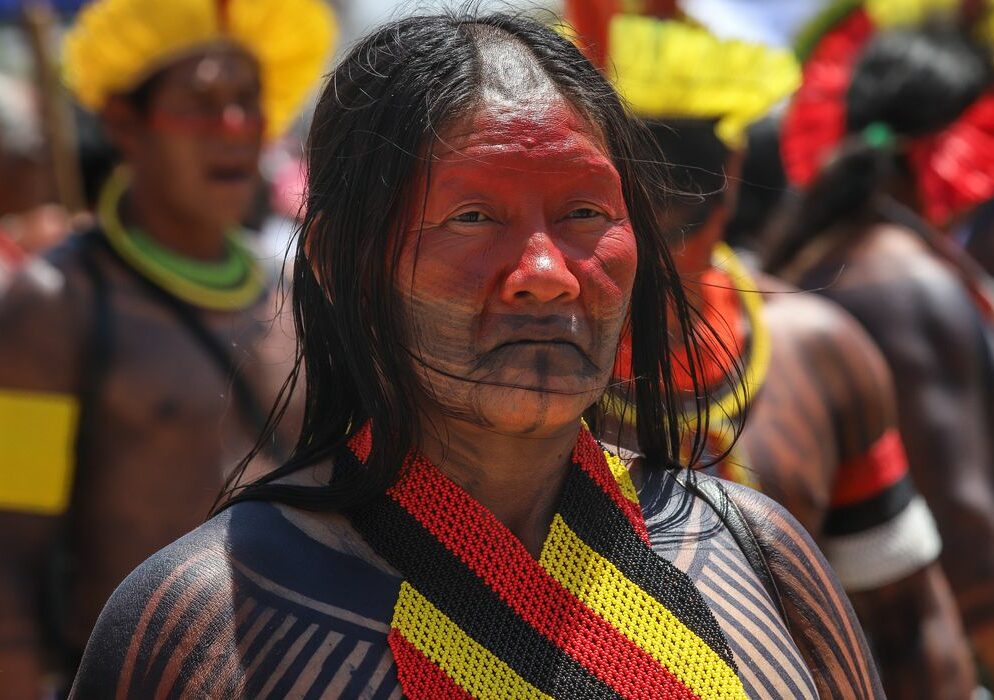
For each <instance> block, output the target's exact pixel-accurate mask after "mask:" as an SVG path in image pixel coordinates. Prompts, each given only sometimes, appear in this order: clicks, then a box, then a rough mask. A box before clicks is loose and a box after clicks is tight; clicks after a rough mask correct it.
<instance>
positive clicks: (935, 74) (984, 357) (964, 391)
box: [763, 0, 994, 672]
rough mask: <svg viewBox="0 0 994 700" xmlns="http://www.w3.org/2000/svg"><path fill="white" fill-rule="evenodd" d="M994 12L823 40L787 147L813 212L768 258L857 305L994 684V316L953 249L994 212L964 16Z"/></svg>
mask: <svg viewBox="0 0 994 700" xmlns="http://www.w3.org/2000/svg"><path fill="white" fill-rule="evenodd" d="M980 5H981V3H977V2H970V3H967V2H962V3H961V2H958V1H956V0H918V1H917V2H908V3H900V4H895V3H891V2H885V1H883V0H867V1H866V2H861V3H854V2H848V3H838V4H837V5H836V6H833V7H832V8H830V11H829V12H828V13H827V14H826V15H825V17H823V18H822V19H821V20H820V21H818V22H816V23H815V25H813V27H812V30H811V31H810V32H808V33H807V36H806V41H805V42H804V44H803V46H802V47H801V53H802V56H803V57H805V64H804V78H803V82H802V84H801V87H800V88H799V89H798V91H797V93H796V94H795V95H794V97H793V99H792V101H791V105H790V108H789V110H788V112H787V114H786V116H785V118H784V122H783V127H782V134H781V152H782V154H783V159H784V166H785V169H786V172H787V175H788V178H789V179H790V181H791V182H792V183H793V184H794V185H795V186H797V187H798V188H799V189H800V196H799V197H798V198H797V201H796V206H795V207H794V208H793V210H792V211H791V212H790V215H789V216H788V217H787V225H785V226H784V227H783V230H782V231H780V232H779V233H778V235H775V236H771V237H770V239H769V240H768V241H767V243H766V245H765V248H764V250H763V253H764V258H765V260H764V265H765V267H766V269H768V270H769V271H771V272H773V273H775V274H778V275H780V276H783V277H784V278H786V279H788V280H790V281H792V282H794V283H797V284H799V285H800V286H802V287H804V288H807V289H815V290H818V291H819V292H820V293H821V294H823V295H825V296H827V297H829V298H831V299H832V300H834V301H835V302H837V303H839V304H840V305H842V306H843V307H844V308H845V309H846V310H847V311H849V312H850V313H851V314H852V315H853V316H854V317H855V318H856V319H857V320H858V321H859V322H860V323H861V324H862V326H863V327H864V328H865V329H866V331H867V332H868V333H869V335H870V336H871V337H872V338H873V339H874V341H875V342H876V344H877V345H878V346H879V347H880V349H881V350H882V352H883V355H884V357H885V359H886V360H887V364H888V366H889V367H890V370H891V374H892V375H893V377H894V383H895V386H896V390H897V397H898V418H899V424H900V426H901V432H902V435H903V437H904V439H905V442H906V444H907V446H908V457H909V463H910V466H911V472H912V474H913V476H914V478H915V481H916V483H917V484H918V485H919V487H920V488H921V490H922V493H923V495H924V496H925V498H926V499H927V500H928V502H929V506H930V507H931V509H932V511H933V512H934V513H935V516H936V522H937V524H938V526H939V531H940V533H941V534H942V541H943V552H942V564H943V568H944V569H945V570H946V573H947V575H948V576H949V581H950V583H951V584H952V587H953V591H954V592H955V594H956V598H957V601H958V604H959V607H960V613H961V616H962V619H963V623H964V627H965V628H966V631H967V633H968V634H969V636H970V639H971V641H972V643H973V646H974V650H975V652H976V653H977V655H978V657H979V659H980V661H981V662H982V663H983V665H984V666H985V668H986V670H987V671H988V672H990V671H992V670H994V468H992V465H994V435H992V430H991V426H992V425H994V354H992V350H991V348H992V347H994V345H992V344H991V341H992V337H994V325H992V324H994V303H992V298H991V296H990V294H989V291H988V290H989V288H990V284H991V282H990V280H989V278H987V276H986V275H985V274H984V273H983V272H982V271H981V270H980V269H979V267H978V266H977V265H976V264H975V263H974V261H973V260H971V259H969V258H968V257H966V255H965V254H964V253H963V251H962V250H961V249H959V248H958V247H956V246H955V244H954V243H953V241H952V237H951V236H949V235H948V233H949V232H951V231H952V230H954V229H955V227H956V225H957V223H958V222H960V221H962V219H963V218H964V217H967V216H969V215H970V214H971V213H972V212H973V211H974V210H975V209H976V207H978V206H979V205H980V204H982V203H983V202H984V201H986V200H987V199H990V198H991V197H994V173H992V170H991V167H990V166H991V153H994V65H992V61H991V46H990V45H989V44H988V45H984V44H983V43H981V42H979V41H978V40H977V38H976V37H974V36H971V35H970V32H968V31H967V30H968V29H969V26H968V25H967V24H966V23H964V22H963V21H962V19H961V18H958V17H957V16H956V15H955V13H954V12H953V11H955V10H958V9H960V7H961V6H962V7H965V8H967V9H970V8H972V9H976V8H977V7H979V6H980ZM983 5H984V6H987V7H989V5H988V4H987V3H983Z"/></svg>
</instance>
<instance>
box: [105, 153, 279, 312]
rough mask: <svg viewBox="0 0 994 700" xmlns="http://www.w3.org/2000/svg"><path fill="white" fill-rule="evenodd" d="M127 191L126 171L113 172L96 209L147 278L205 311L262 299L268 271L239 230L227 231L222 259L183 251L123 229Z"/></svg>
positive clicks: (119, 249)
mask: <svg viewBox="0 0 994 700" xmlns="http://www.w3.org/2000/svg"><path fill="white" fill-rule="evenodd" d="M126 190H127V182H126V179H125V178H124V177H123V175H121V174H120V173H115V174H114V175H112V176H111V178H110V179H109V180H108V182H107V184H106V185H105V186H104V188H103V191H102V192H101V193H100V200H99V202H98V205H97V212H98V216H99V219H100V224H101V228H102V229H103V232H104V235H105V237H106V238H107V242H108V243H109V244H110V246H111V247H112V248H113V249H114V251H115V252H116V253H117V254H118V255H119V256H120V257H121V258H122V259H123V260H124V261H125V262H127V263H128V264H129V265H131V266H132V267H133V268H134V269H135V270H137V271H138V272H139V273H141V275H142V276H144V277H145V278H146V279H148V280H150V281H151V282H153V283H154V284H156V285H157V286H159V287H161V288H162V289H164V290H165V291H167V292H169V293H170V294H172V295H173V296H175V297H177V298H178V299H181V300H182V301H185V302H187V303H188V304H192V305H193V306H197V307H200V308H204V309H212V310H216V311H239V310H242V309H245V308H248V307H249V306H252V305H253V304H254V303H256V302H257V301H258V300H259V299H260V298H261V297H262V295H263V293H264V291H265V287H266V280H265V274H264V273H263V271H262V268H261V266H260V265H259V264H258V262H256V260H255V257H254V256H253V255H252V253H251V252H250V251H249V250H248V249H247V248H246V247H245V245H244V244H243V243H242V242H241V241H240V239H239V236H238V235H237V234H235V233H229V234H228V236H227V240H226V246H227V253H226V255H225V259H224V260H223V261H221V262H219V263H207V262H203V261H199V260H193V259H191V258H187V257H184V256H181V255H178V254H176V253H174V252H172V251H170V250H168V249H166V248H164V247H162V246H161V245H159V244H158V243H156V242H155V241H153V240H152V239H151V238H150V237H148V236H147V235H145V234H143V233H142V232H140V231H128V230H127V229H126V228H125V227H124V224H123V223H122V222H121V218H120V216H119V213H118V212H119V207H120V203H121V198H122V197H123V196H124V193H125V191H126Z"/></svg>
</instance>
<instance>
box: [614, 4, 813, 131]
mask: <svg viewBox="0 0 994 700" xmlns="http://www.w3.org/2000/svg"><path fill="white" fill-rule="evenodd" d="M608 71H609V73H610V72H613V75H611V77H612V78H613V80H614V84H615V87H616V88H617V89H618V92H619V93H621V95H622V97H623V98H624V99H625V100H626V101H627V102H628V105H629V106H630V108H631V109H632V111H633V112H634V113H635V115H636V116H639V117H642V118H646V119H653V118H665V117H670V118H683V119H698V118H699V119H714V120H716V121H717V126H716V127H715V132H716V133H717V135H718V137H719V138H721V139H722V141H724V142H725V143H726V144H728V145H729V146H730V147H732V148H739V147H741V146H742V145H743V143H744V141H745V130H746V128H747V127H748V126H749V125H750V124H751V123H753V122H754V121H756V120H757V119H759V118H761V117H762V116H763V115H765V114H766V113H767V112H769V110H770V109H771V108H772V107H773V106H774V105H776V104H777V103H778V102H780V101H781V100H783V99H784V98H786V97H787V96H789V95H790V94H791V93H792V92H793V91H794V90H795V89H796V88H797V86H798V85H800V81H801V71H800V67H799V65H798V63H797V60H796V59H795V57H794V55H793V53H792V52H791V51H786V50H782V49H773V48H770V47H766V46H761V45H758V44H750V43H746V42H743V41H722V40H719V39H717V38H715V37H714V36H713V35H712V34H710V33H709V32H708V31H707V30H705V29H701V28H699V27H695V26H691V25H689V24H687V23H685V22H679V21H672V20H658V19H653V18H650V17H639V16H636V15H616V16H615V17H614V18H613V19H612V20H611V27H610V41H609V51H608Z"/></svg>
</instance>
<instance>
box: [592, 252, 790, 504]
mask: <svg viewBox="0 0 994 700" xmlns="http://www.w3.org/2000/svg"><path fill="white" fill-rule="evenodd" d="M711 264H712V266H713V267H714V268H715V269H716V270H717V271H719V272H720V273H721V274H722V276H723V277H724V278H726V280H727V286H728V287H727V288H728V289H733V290H735V293H736V300H737V306H738V308H739V309H741V310H742V311H743V312H744V314H745V320H746V323H745V325H746V326H747V327H748V333H749V343H748V347H747V348H746V349H745V351H744V352H743V359H744V360H745V367H744V369H743V371H742V373H741V376H740V377H738V378H737V380H736V381H735V382H734V383H729V382H728V381H727V380H728V379H729V378H730V375H731V373H730V372H729V371H728V370H727V369H726V368H720V367H717V368H715V367H711V368H704V372H703V373H704V375H705V376H706V377H709V378H710V377H718V378H719V380H720V381H722V382H724V383H726V384H727V386H726V388H725V389H724V391H722V392H721V393H720V394H719V395H718V397H717V398H716V399H714V400H712V401H711V402H710V404H709V406H708V410H707V428H708V434H707V436H706V439H707V441H708V447H709V451H710V452H711V453H713V454H726V455H727V456H726V457H725V458H724V459H723V460H722V461H721V463H720V464H719V465H718V473H719V475H720V476H722V477H724V478H726V479H729V480H731V481H735V482H737V483H740V484H745V485H746V486H750V487H752V488H758V487H759V484H758V482H757V481H756V479H755V477H754V475H753V474H752V472H751V471H750V470H749V469H748V467H747V465H748V459H746V457H745V455H743V454H741V453H740V452H739V451H738V450H737V449H736V448H735V446H734V445H733V442H732V438H733V436H734V432H735V431H734V430H733V422H734V421H735V420H736V419H737V418H738V416H739V415H741V414H742V412H743V411H745V409H746V408H747V407H748V406H749V403H750V401H751V400H752V399H753V398H754V397H755V396H756V395H757V394H758V393H759V391H760V389H761V388H762V386H763V384H764V383H765V381H766V375H767V373H768V372H769V367H770V354H771V352H772V348H771V344H770V332H769V329H768V328H767V326H766V323H765V322H764V321H763V297H762V292H760V291H759V288H758V287H757V286H756V282H755V280H754V279H753V278H752V275H750V274H749V271H748V270H747V269H746V267H745V265H743V264H742V261H741V260H739V258H738V256H736V255H735V252H734V251H733V250H732V249H731V247H729V246H728V245H726V244H725V243H718V244H717V245H716V246H715V248H714V251H713V252H712V255H711ZM710 289H711V288H710V287H704V290H703V294H704V297H705V300H706V299H707V296H708V295H709V293H713V292H709V290H710ZM715 291H722V292H723V291H725V289H721V290H715ZM722 324H723V325H725V326H729V327H735V326H737V324H738V319H737V318H727V319H717V323H712V325H722ZM732 335H734V334H732ZM625 343H628V345H627V348H626V346H625ZM630 343H631V340H630V338H625V339H623V341H622V348H621V352H624V351H625V350H626V349H627V352H628V357H629V358H630V357H631V344H630ZM733 344H735V345H738V342H737V340H736V341H735V342H733ZM736 349H737V348H736ZM619 366H621V367H622V369H623V370H625V371H624V372H623V375H627V376H623V375H619V378H620V379H622V380H628V379H629V378H630V377H631V361H630V359H629V360H628V363H627V365H625V363H619ZM676 369H678V368H675V370H674V371H676ZM602 406H603V408H604V410H605V411H606V412H607V413H608V414H609V415H612V416H614V417H615V418H618V419H621V420H623V421H624V422H625V423H626V424H628V425H634V424H635V419H636V411H635V407H634V406H632V405H629V404H627V403H626V402H624V401H623V400H622V399H621V398H620V397H619V396H618V395H616V394H614V393H612V392H608V393H606V394H605V395H604V399H603V400H602ZM686 421H687V423H688V425H689V427H690V428H694V427H696V426H697V425H698V424H699V421H698V418H697V415H696V414H694V413H690V412H689V411H688V413H687V416H686ZM681 456H682V457H683V458H689V455H681Z"/></svg>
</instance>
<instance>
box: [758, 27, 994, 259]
mask: <svg viewBox="0 0 994 700" xmlns="http://www.w3.org/2000/svg"><path fill="white" fill-rule="evenodd" d="M991 78H992V67H991V62H990V57H989V56H988V54H987V53H986V52H985V51H984V49H982V48H981V47H979V46H978V45H977V44H976V43H974V42H973V41H972V40H971V39H970V38H969V37H968V36H967V35H966V34H964V33H963V32H962V31H960V30H959V29H957V28H955V27H952V26H945V25H933V26H929V27H925V28H923V29H919V30H914V31H912V30H903V31H892V32H885V33H882V34H880V35H878V36H876V37H874V38H873V39H871V41H870V42H869V44H868V45H867V46H866V48H865V49H864V51H863V53H862V54H861V56H860V57H859V60H858V61H857V63H856V66H855V69H854V71H853V76H852V81H851V83H850V86H849V90H848V93H847V95H846V134H847V136H846V139H845V140H844V141H843V142H842V144H841V145H840V147H839V149H838V151H837V153H836V154H835V155H834V156H833V157H832V159H831V161H830V162H829V163H828V164H827V165H826V166H825V167H824V168H823V170H822V172H821V173H820V174H819V175H818V177H817V178H816V179H815V181H814V182H813V183H812V184H811V185H810V186H809V187H808V188H807V190H806V192H805V193H804V194H803V196H802V197H800V198H799V200H798V202H797V205H796V212H795V216H794V217H792V218H793V224H792V225H791V226H788V227H787V228H786V230H785V232H784V233H783V234H782V235H781V236H780V237H779V240H775V241H771V244H770V246H769V249H768V250H767V255H766V258H765V261H764V266H765V267H766V269H767V270H769V271H770V272H773V273H776V272H777V271H778V270H781V269H782V268H783V267H785V266H786V265H787V264H788V263H790V261H791V260H792V259H793V258H794V256H795V255H797V253H798V252H799V251H800V250H801V249H802V248H803V247H804V246H805V245H806V244H807V243H808V242H810V241H811V240H812V239H813V238H814V237H816V236H818V235H819V234H821V233H823V232H825V231H826V230H827V229H829V228H831V227H832V226H834V225H835V224H837V223H840V222H844V221H860V220H863V219H867V218H870V219H872V218H874V217H875V216H876V214H875V213H874V212H873V208H872V206H871V205H872V202H873V200H874V198H875V196H876V195H877V194H879V193H882V192H884V191H886V190H887V189H888V188H889V187H891V186H893V185H894V183H895V176H897V175H899V174H903V175H905V176H907V174H908V170H907V167H908V166H907V163H906V162H905V160H904V159H903V158H902V156H901V155H900V143H901V141H902V139H913V138H916V137H919V136H923V135H926V134H930V133H934V132H937V131H940V130H941V129H943V128H945V127H946V126H948V125H949V124H951V123H953V122H954V121H956V119H957V118H959V116H960V115H961V114H962V113H963V111H964V110H965V109H966V108H967V107H969V106H970V104H971V103H973V101H974V100H976V99H977V97H979V95H980V94H981V92H983V90H984V89H986V88H987V86H988V85H990V82H991ZM877 122H880V123H883V124H885V125H887V126H888V127H890V129H891V130H892V131H893V133H894V136H895V138H896V139H897V143H898V147H897V148H896V149H895V148H890V149H888V148H881V147H875V146H873V145H872V144H870V143H868V142H867V140H866V139H865V138H863V136H862V131H863V130H864V129H865V128H866V127H867V126H869V125H871V124H874V123H877Z"/></svg>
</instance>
